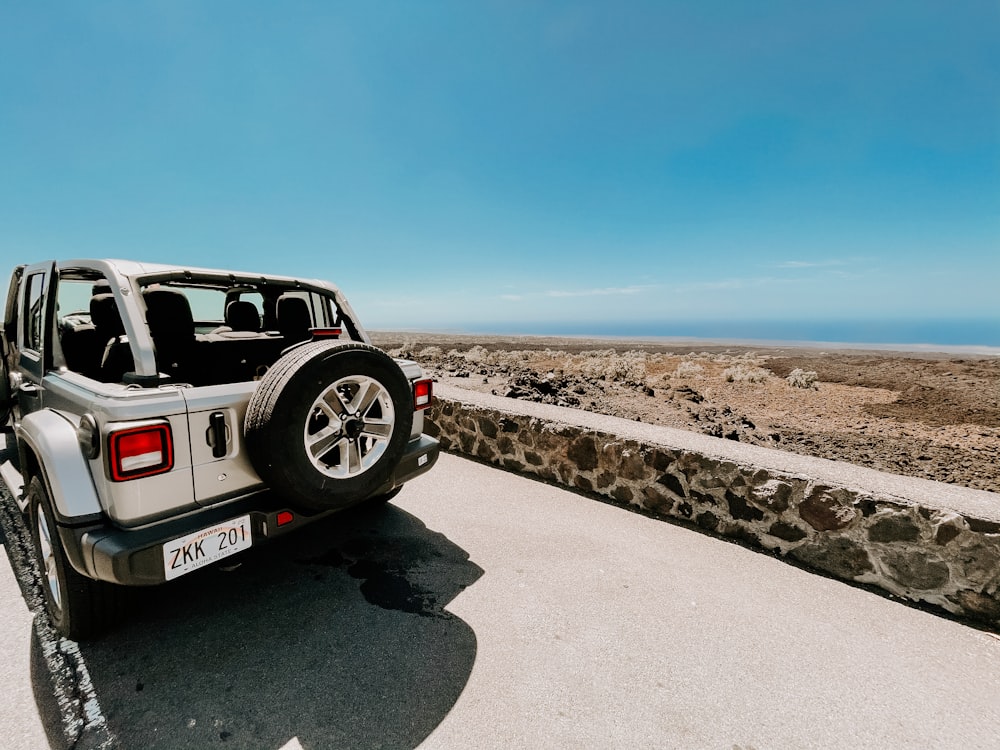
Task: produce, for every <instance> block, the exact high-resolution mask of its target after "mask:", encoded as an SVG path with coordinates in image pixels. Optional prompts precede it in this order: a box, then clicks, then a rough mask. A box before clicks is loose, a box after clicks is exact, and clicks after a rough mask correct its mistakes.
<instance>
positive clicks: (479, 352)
mask: <svg viewBox="0 0 1000 750" xmlns="http://www.w3.org/2000/svg"><path fill="white" fill-rule="evenodd" d="M462 356H464V357H465V358H466V359H467V360H468V361H469V362H475V363H476V364H481V363H483V362H485V361H486V359H487V358H488V357H489V356H490V353H489V351H487V349H486V347H485V346H480V345H479V344H476V345H475V346H473V347H471V348H470V349H469V350H468V351H467V352H465V354H463V355H462Z"/></svg>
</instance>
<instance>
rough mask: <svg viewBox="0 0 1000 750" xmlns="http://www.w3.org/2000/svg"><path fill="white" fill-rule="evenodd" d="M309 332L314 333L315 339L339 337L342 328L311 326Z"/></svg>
mask: <svg viewBox="0 0 1000 750" xmlns="http://www.w3.org/2000/svg"><path fill="white" fill-rule="evenodd" d="M309 333H311V334H312V338H313V341H317V340H319V339H338V338H340V334H341V330H340V329H339V328H310V329H309Z"/></svg>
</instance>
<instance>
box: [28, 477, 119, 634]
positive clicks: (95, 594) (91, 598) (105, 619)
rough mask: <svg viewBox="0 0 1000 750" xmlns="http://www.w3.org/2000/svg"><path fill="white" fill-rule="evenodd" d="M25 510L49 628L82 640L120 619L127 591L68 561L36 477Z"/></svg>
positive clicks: (42, 484) (102, 632) (110, 626)
mask: <svg viewBox="0 0 1000 750" xmlns="http://www.w3.org/2000/svg"><path fill="white" fill-rule="evenodd" d="M28 512H29V519H30V524H31V542H32V545H33V546H34V549H35V559H36V560H37V561H38V568H39V572H40V574H41V587H42V598H43V600H44V602H45V611H46V612H47V613H48V615H49V620H51V622H52V625H53V627H54V628H55V629H56V630H57V631H58V632H59V633H60V634H61V635H63V636H65V637H66V638H69V639H70V640H74V641H85V640H90V639H93V638H96V637H98V636H100V635H102V634H104V633H105V632H107V631H108V630H110V629H111V628H113V627H114V626H115V625H117V624H118V623H119V622H121V620H122V619H124V617H125V611H126V606H125V605H126V601H127V590H126V589H125V588H124V587H123V586H116V585H114V584H112V583H107V582H106V581H96V580H94V579H92V578H87V577H86V576H83V575H80V574H79V573H77V572H76V570H74V569H73V566H72V565H70V564H69V561H68V560H67V559H66V553H65V552H64V551H63V548H62V542H61V541H60V540H59V534H58V532H57V530H56V525H55V516H54V514H53V512H52V503H51V502H50V501H49V495H48V492H47V491H46V490H45V484H44V483H43V482H42V480H41V478H40V477H38V476H34V477H32V478H31V481H30V482H29V483H28Z"/></svg>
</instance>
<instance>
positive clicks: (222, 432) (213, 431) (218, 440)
mask: <svg viewBox="0 0 1000 750" xmlns="http://www.w3.org/2000/svg"><path fill="white" fill-rule="evenodd" d="M228 433H229V429H228V426H227V425H226V415H225V414H223V413H222V412H221V411H216V412H212V414H211V415H210V416H209V417H208V434H207V435H206V437H207V438H208V444H209V445H211V446H212V456H213V457H214V458H222V457H223V456H225V455H226V453H227V450H226V443H227V442H229V441H228V437H229V434H228Z"/></svg>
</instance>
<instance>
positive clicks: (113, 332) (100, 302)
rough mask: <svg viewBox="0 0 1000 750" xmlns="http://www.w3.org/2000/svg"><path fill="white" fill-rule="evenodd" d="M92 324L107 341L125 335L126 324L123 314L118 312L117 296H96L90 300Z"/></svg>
mask: <svg viewBox="0 0 1000 750" xmlns="http://www.w3.org/2000/svg"><path fill="white" fill-rule="evenodd" d="M90 322H91V323H93V324H94V328H96V329H97V332H98V333H99V334H100V335H101V336H104V337H105V339H110V338H114V337H116V336H121V335H122V334H123V333H125V324H124V323H122V316H121V313H119V312H118V303H116V302H115V295H113V294H95V295H94V296H93V297H91V298H90Z"/></svg>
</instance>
